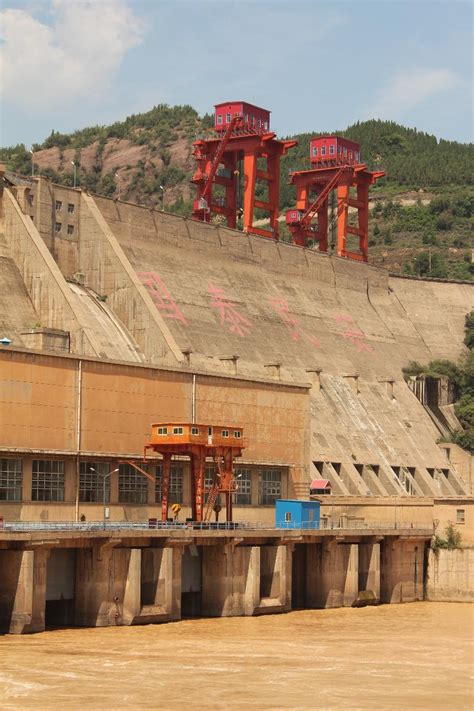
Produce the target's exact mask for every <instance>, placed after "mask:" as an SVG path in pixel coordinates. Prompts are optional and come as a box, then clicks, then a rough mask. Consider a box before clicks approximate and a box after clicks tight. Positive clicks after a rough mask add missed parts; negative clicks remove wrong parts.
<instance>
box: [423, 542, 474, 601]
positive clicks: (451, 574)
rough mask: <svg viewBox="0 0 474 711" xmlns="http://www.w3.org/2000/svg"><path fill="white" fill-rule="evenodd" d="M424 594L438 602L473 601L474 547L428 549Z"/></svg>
mask: <svg viewBox="0 0 474 711" xmlns="http://www.w3.org/2000/svg"><path fill="white" fill-rule="evenodd" d="M426 596H427V599H428V600H436V601H438V602H474V548H458V549H455V550H443V549H440V550H437V551H433V550H430V552H429V558H428V576H427V583H426Z"/></svg>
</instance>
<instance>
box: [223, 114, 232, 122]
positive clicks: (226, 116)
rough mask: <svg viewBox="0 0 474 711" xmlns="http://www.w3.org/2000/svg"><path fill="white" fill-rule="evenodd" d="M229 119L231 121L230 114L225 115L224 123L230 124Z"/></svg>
mask: <svg viewBox="0 0 474 711" xmlns="http://www.w3.org/2000/svg"><path fill="white" fill-rule="evenodd" d="M231 119H232V114H226V115H225V122H226V123H230V122H231Z"/></svg>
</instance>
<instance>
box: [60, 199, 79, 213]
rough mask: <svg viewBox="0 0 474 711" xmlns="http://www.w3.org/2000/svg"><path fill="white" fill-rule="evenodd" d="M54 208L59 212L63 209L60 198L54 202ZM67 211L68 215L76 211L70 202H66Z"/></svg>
mask: <svg viewBox="0 0 474 711" xmlns="http://www.w3.org/2000/svg"><path fill="white" fill-rule="evenodd" d="M55 208H56V212H61V210H62V209H63V201H62V200H56V202H55ZM67 211H68V213H69V214H70V215H74V213H75V211H76V206H75V205H74V204H73V203H72V202H68V204H67Z"/></svg>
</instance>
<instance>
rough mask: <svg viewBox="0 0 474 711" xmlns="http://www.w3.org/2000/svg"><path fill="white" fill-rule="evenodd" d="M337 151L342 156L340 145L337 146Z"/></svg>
mask: <svg viewBox="0 0 474 711" xmlns="http://www.w3.org/2000/svg"><path fill="white" fill-rule="evenodd" d="M337 152H338V153H339V155H340V156H342V148H341V146H338V148H337Z"/></svg>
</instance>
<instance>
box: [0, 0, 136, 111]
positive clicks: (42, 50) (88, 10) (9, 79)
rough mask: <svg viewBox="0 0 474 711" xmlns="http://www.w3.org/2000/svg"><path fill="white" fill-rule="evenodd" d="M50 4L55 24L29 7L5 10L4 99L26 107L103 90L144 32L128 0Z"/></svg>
mask: <svg viewBox="0 0 474 711" xmlns="http://www.w3.org/2000/svg"><path fill="white" fill-rule="evenodd" d="M50 7H51V13H52V24H50V25H49V24H43V23H42V22H40V21H39V20H37V19H36V18H35V17H33V16H32V15H31V14H28V13H27V12H25V11H23V10H16V9H8V10H4V11H3V12H0V40H1V45H0V90H1V92H2V98H3V100H4V101H10V102H12V103H14V104H16V105H18V106H21V107H22V108H25V109H30V110H37V109H44V108H47V109H49V110H51V109H53V108H56V107H58V106H64V101H65V100H68V101H70V100H71V99H79V98H81V99H84V98H96V97H97V96H100V95H102V94H103V92H104V91H106V90H107V88H108V86H109V83H110V81H111V79H112V77H113V75H114V73H115V71H116V70H117V69H118V67H119V66H120V63H121V61H122V59H123V58H124V56H125V54H126V53H127V51H128V50H129V49H131V48H132V47H135V46H136V45H138V44H140V42H141V39H142V36H143V25H142V22H141V20H140V19H138V18H137V17H136V16H135V15H134V14H133V12H132V11H131V10H130V8H129V7H128V6H127V4H126V2H125V1H124V0H52V1H51V4H50Z"/></svg>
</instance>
